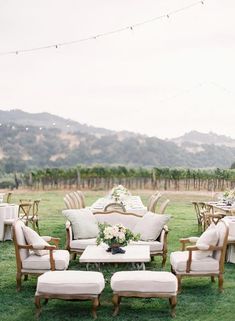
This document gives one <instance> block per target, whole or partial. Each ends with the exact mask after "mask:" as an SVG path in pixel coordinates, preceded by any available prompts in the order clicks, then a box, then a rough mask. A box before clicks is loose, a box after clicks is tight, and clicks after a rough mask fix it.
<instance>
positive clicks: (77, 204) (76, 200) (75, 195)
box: [64, 191, 85, 209]
mask: <svg viewBox="0 0 235 321" xmlns="http://www.w3.org/2000/svg"><path fill="white" fill-rule="evenodd" d="M64 203H65V206H66V208H67V209H79V208H84V207H85V199H84V195H83V193H82V192H81V191H76V192H70V193H68V194H66V195H65V197H64Z"/></svg>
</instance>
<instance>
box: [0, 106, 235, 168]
mask: <svg viewBox="0 0 235 321" xmlns="http://www.w3.org/2000/svg"><path fill="white" fill-rule="evenodd" d="M0 124H1V125H0V142H1V144H0V168H2V169H3V170H4V171H7V172H11V171H14V170H16V171H21V170H25V169H26V168H29V167H30V168H32V167H57V166H59V167H62V166H66V167H69V166H75V165H77V164H86V165H93V164H104V165H125V166H149V167H150V166H156V167H195V168H208V167H222V168H228V167H230V165H231V163H232V162H233V161H234V159H235V145H234V146H233V143H234V140H232V139H231V138H229V137H226V136H222V137H221V136H219V135H216V134H212V133H210V134H201V133H198V132H191V133H188V134H186V135H184V136H182V137H180V138H177V139H174V140H172V141H169V140H162V139H158V138H157V137H148V136H145V135H140V134H135V133H130V132H115V131H110V130H106V129H103V128H96V127H93V126H87V125H84V124H80V123H78V122H75V121H71V120H68V119H64V118H62V117H58V116H55V115H51V114H49V113H40V114H31V113H26V112H23V111H21V110H13V111H0ZM68 125H69V126H68ZM214 136H215V137H216V139H214V138H213V137H214ZM207 138H208V139H207ZM213 139H214V142H215V143H213ZM219 140H220V141H221V144H218V141H219Z"/></svg>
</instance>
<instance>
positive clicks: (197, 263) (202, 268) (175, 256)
mask: <svg viewBox="0 0 235 321" xmlns="http://www.w3.org/2000/svg"><path fill="white" fill-rule="evenodd" d="M188 258H189V252H188V251H178V252H172V253H171V255H170V262H171V265H172V267H173V268H174V270H175V271H176V272H186V265H187V261H188ZM190 271H191V273H193V272H196V273H200V272H202V273H203V274H205V272H208V273H211V272H218V271H219V261H217V260H216V259H214V258H212V257H210V256H208V257H205V258H202V259H198V260H196V259H194V258H193V260H192V263H191V270H190Z"/></svg>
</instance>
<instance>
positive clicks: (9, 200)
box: [6, 192, 13, 203]
mask: <svg viewBox="0 0 235 321" xmlns="http://www.w3.org/2000/svg"><path fill="white" fill-rule="evenodd" d="M12 194H13V193H12V192H8V193H7V196H6V203H11V198H12Z"/></svg>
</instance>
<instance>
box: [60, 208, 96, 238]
mask: <svg viewBox="0 0 235 321" xmlns="http://www.w3.org/2000/svg"><path fill="white" fill-rule="evenodd" d="M63 214H64V216H65V217H66V218H67V219H68V220H69V221H70V222H71V224H72V230H73V239H75V240H76V239H89V238H94V237H97V236H98V233H99V229H98V223H97V221H96V219H95V216H94V215H93V213H92V212H91V210H89V209H87V208H86V209H71V210H64V211H63Z"/></svg>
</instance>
